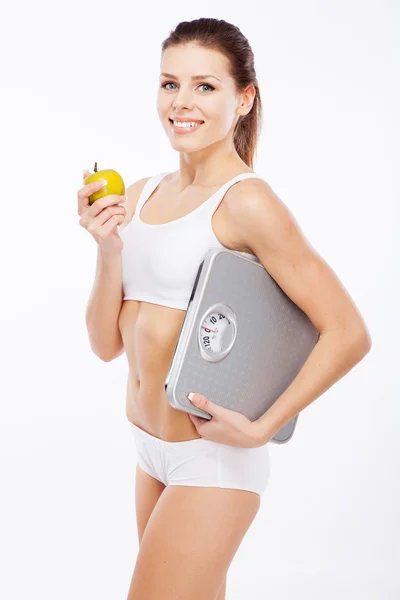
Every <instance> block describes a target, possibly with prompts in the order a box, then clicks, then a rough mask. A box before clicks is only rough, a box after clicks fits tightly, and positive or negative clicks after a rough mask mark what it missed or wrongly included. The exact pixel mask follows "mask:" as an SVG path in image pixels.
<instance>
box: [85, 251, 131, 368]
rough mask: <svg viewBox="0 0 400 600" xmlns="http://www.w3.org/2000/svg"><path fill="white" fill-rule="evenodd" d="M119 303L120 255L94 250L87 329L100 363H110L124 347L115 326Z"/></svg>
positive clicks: (120, 283) (120, 296) (120, 286)
mask: <svg viewBox="0 0 400 600" xmlns="http://www.w3.org/2000/svg"><path fill="white" fill-rule="evenodd" d="M121 303H122V257H121V254H120V253H119V254H106V253H102V252H101V250H100V248H98V251H97V264H96V275H95V280H94V284H93V288H92V292H91V295H90V298H89V302H88V305H87V308H86V327H87V330H88V334H89V340H90V345H91V347H92V350H93V352H94V353H95V354H96V355H97V356H99V357H100V358H102V359H103V360H111V358H112V357H113V355H114V354H115V353H116V351H117V350H118V348H122V347H123V342H122V338H121V333H120V330H119V327H118V317H119V313H120V310H121Z"/></svg>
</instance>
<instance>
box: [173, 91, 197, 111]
mask: <svg viewBox="0 0 400 600" xmlns="http://www.w3.org/2000/svg"><path fill="white" fill-rule="evenodd" d="M172 106H173V108H175V109H176V110H178V111H179V110H181V109H182V108H187V109H188V110H192V108H193V97H192V94H191V92H190V91H189V90H186V89H185V88H184V87H183V86H181V88H180V89H179V91H178V93H177V94H176V96H175V98H174V100H173V102H172Z"/></svg>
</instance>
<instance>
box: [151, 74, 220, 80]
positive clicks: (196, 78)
mask: <svg viewBox="0 0 400 600" xmlns="http://www.w3.org/2000/svg"><path fill="white" fill-rule="evenodd" d="M162 76H164V77H169V78H171V79H178V77H176V75H171V73H161V75H160V77H162ZM208 77H213V78H214V79H218V77H215V75H193V77H192V80H193V81H197V80H199V79H207V78H208ZM218 81H221V79H218Z"/></svg>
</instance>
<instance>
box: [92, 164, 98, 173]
mask: <svg viewBox="0 0 400 600" xmlns="http://www.w3.org/2000/svg"><path fill="white" fill-rule="evenodd" d="M93 171H94V172H95V173H97V162H95V163H94V169H93Z"/></svg>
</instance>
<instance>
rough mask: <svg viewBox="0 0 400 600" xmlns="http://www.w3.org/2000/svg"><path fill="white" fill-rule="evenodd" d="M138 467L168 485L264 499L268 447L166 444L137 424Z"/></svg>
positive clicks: (134, 427) (196, 441)
mask: <svg viewBox="0 0 400 600" xmlns="http://www.w3.org/2000/svg"><path fill="white" fill-rule="evenodd" d="M129 424H130V425H131V427H132V431H133V436H134V440H135V446H136V450H137V456H138V464H139V466H140V467H141V469H143V471H145V472H146V473H148V474H149V475H151V476H152V477H154V478H155V479H158V481H161V482H162V483H163V484H164V485H165V486H166V485H191V486H202V487H204V486H206V487H220V488H235V489H240V490H249V491H252V492H256V493H257V494H259V495H261V494H262V493H263V492H264V490H265V489H266V487H267V483H268V479H269V474H270V459H269V448H268V444H264V445H263V446H259V447H257V448H240V447H238V446H230V445H228V444H220V443H217V442H211V441H210V440H205V439H203V438H195V439H192V440H186V441H183V442H166V441H164V440H161V439H160V438H157V437H154V436H153V435H150V434H149V433H147V431H144V430H143V429H141V428H140V427H138V426H137V425H135V424H134V423H131V421H129Z"/></svg>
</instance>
